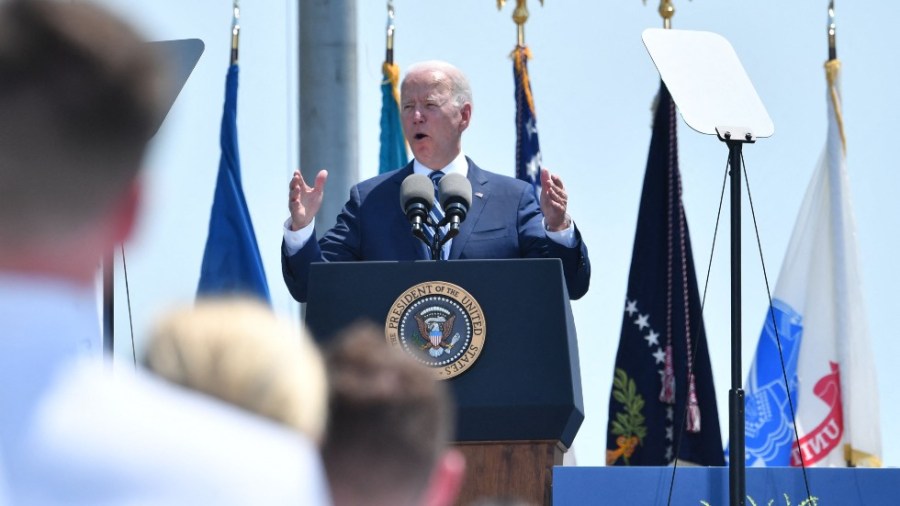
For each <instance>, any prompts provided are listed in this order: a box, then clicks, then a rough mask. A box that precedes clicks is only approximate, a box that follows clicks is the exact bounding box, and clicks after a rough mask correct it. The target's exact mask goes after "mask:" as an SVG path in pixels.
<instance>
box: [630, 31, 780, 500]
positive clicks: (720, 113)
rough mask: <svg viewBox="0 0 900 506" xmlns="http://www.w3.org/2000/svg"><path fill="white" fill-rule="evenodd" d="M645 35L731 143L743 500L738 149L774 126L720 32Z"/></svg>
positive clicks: (703, 118)
mask: <svg viewBox="0 0 900 506" xmlns="http://www.w3.org/2000/svg"><path fill="white" fill-rule="evenodd" d="M643 39H644V44H645V45H646V46H647V50H648V51H649V52H650V57H651V58H652V59H653V63H654V64H655V65H656V68H657V69H658V70H659V74H660V77H661V78H662V80H663V82H665V84H666V86H667V87H668V89H669V91H670V92H671V94H672V99H673V100H674V101H675V103H676V104H677V105H678V108H679V110H680V111H681V115H682V117H683V118H684V120H685V122H686V123H687V124H688V126H690V127H691V128H693V129H694V130H697V131H698V132H700V133H704V134H708V135H716V136H718V138H719V140H721V141H723V142H724V143H725V144H726V146H728V163H729V167H730V172H729V177H730V178H731V188H730V205H731V389H730V390H729V395H728V414H729V452H730V453H729V459H728V466H729V473H728V487H729V503H730V504H731V506H742V505H743V504H744V503H745V500H746V497H747V484H746V469H745V433H744V390H743V388H742V384H743V378H742V372H741V160H742V156H741V153H742V149H743V146H744V144H748V143H753V142H756V138H757V137H769V136H771V135H772V134H773V133H774V131H775V127H774V125H773V124H772V120H771V118H769V115H768V113H767V112H766V108H765V106H764V105H763V104H762V101H761V100H760V99H759V96H758V95H757V94H756V90H754V89H753V84H752V83H751V82H750V78H749V77H748V76H747V73H746V71H744V68H743V66H742V65H741V62H740V60H738V58H737V54H736V53H735V51H734V49H733V48H732V47H731V44H729V43H728V41H727V40H725V39H724V38H723V37H722V36H720V35H717V34H714V33H710V32H693V31H685V30H661V29H650V30H645V31H644V33H643ZM729 125H735V126H729ZM676 458H677V455H676Z"/></svg>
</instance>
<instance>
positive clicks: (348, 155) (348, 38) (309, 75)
mask: <svg viewBox="0 0 900 506" xmlns="http://www.w3.org/2000/svg"><path fill="white" fill-rule="evenodd" d="M299 17H300V67H299V73H300V79H299V82H300V167H301V171H302V173H303V178H304V179H305V180H306V181H307V183H308V184H312V183H313V181H315V177H316V173H318V172H319V170H321V169H327V170H328V184H327V186H326V188H325V197H324V200H323V202H322V208H321V209H320V210H319V213H318V215H317V219H316V229H317V232H319V236H320V237H321V233H322V232H324V231H325V230H327V229H329V228H331V227H332V226H333V225H334V223H335V218H336V217H337V215H338V213H339V212H340V210H341V208H342V207H343V205H344V202H346V200H347V195H349V190H350V187H351V186H352V185H353V184H355V183H356V182H357V181H358V179H359V148H358V135H359V133H358V129H357V123H358V122H357V82H356V0H332V1H329V2H307V1H303V2H300V8H299ZM372 163H373V164H374V163H375V161H373V162H372Z"/></svg>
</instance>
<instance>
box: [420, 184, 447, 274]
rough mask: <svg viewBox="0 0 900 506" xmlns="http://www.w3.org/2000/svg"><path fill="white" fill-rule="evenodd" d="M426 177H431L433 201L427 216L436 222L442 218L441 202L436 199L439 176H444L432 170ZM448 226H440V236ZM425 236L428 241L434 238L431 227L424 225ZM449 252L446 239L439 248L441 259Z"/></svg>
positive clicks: (445, 231) (445, 257)
mask: <svg viewBox="0 0 900 506" xmlns="http://www.w3.org/2000/svg"><path fill="white" fill-rule="evenodd" d="M428 177H430V178H431V182H432V184H434V202H433V203H432V205H431V212H430V213H429V216H430V217H431V221H432V222H434V223H435V224H437V223H440V222H441V220H443V219H444V210H443V209H441V203H440V202H439V201H438V183H439V182H440V180H441V178H442V177H444V173H443V172H441V171H439V170H434V171H431V173H430V174H428ZM448 228H449V227H447V225H444V226H443V227H441V232H442V237H443V235H444V234H446V233H447V230H448ZM425 236H426V237H427V238H428V242H429V243H431V242H432V241H433V240H434V230H433V229H432V228H431V227H425ZM449 252H450V242H449V241H448V242H446V243H444V246H443V247H442V248H441V259H443V260H446V259H447V258H448V256H449Z"/></svg>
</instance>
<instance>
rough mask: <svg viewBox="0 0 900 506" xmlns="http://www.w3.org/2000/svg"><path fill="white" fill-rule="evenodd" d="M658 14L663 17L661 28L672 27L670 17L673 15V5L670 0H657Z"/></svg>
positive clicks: (667, 28) (668, 28)
mask: <svg viewBox="0 0 900 506" xmlns="http://www.w3.org/2000/svg"><path fill="white" fill-rule="evenodd" d="M659 15H660V16H662V18H663V28H665V29H666V30H671V29H672V17H673V16H674V15H675V6H674V5H672V0H659Z"/></svg>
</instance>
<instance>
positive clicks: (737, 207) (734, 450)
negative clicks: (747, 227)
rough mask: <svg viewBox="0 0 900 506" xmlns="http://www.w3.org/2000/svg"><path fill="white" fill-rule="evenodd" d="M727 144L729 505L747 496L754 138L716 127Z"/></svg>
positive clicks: (739, 503) (742, 130)
mask: <svg viewBox="0 0 900 506" xmlns="http://www.w3.org/2000/svg"><path fill="white" fill-rule="evenodd" d="M716 132H717V133H718V135H719V139H720V140H722V141H724V142H725V144H726V145H727V146H728V165H729V167H730V171H729V177H730V178H731V188H730V189H731V192H730V197H731V198H730V204H731V389H730V390H729V391H728V421H729V423H728V440H729V441H730V443H729V450H728V495H729V504H730V505H731V506H743V505H744V503H745V501H746V497H747V470H746V463H745V439H746V438H745V433H744V390H743V383H742V381H743V374H742V371H741V151H742V148H743V146H744V144H746V143H753V142H755V141H756V139H755V138H754V137H753V133H752V132H750V131H749V130H748V129H746V128H732V127H717V128H716Z"/></svg>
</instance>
